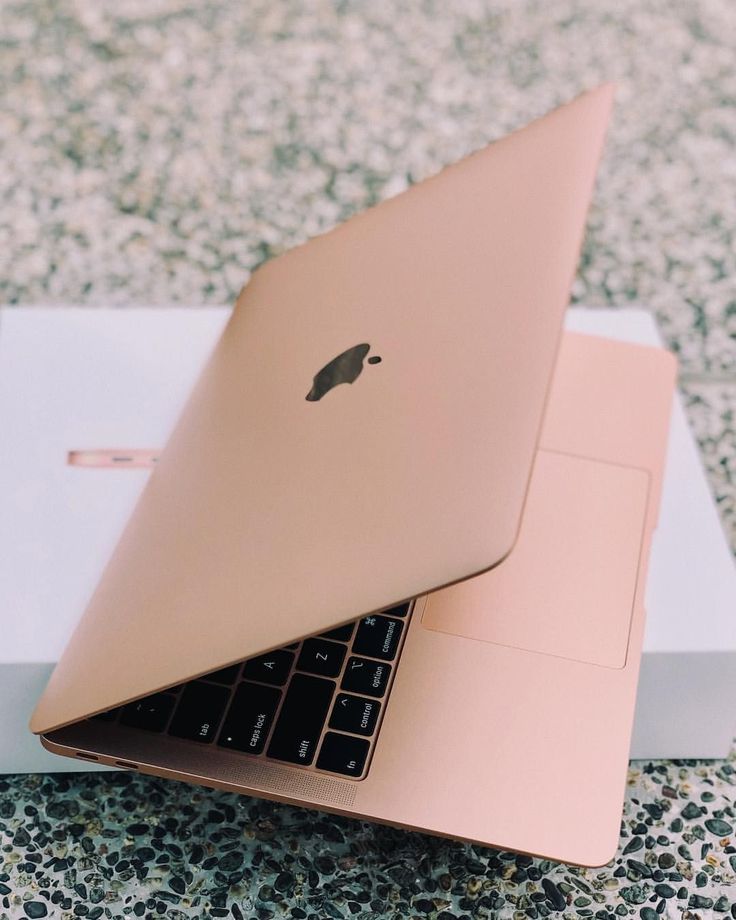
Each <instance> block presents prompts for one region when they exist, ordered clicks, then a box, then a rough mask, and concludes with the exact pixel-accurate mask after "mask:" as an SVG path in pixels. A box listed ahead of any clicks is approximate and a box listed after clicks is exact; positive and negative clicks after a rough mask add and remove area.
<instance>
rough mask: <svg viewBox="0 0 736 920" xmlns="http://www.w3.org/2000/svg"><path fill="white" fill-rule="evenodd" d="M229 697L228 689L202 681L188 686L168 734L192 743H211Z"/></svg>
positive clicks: (196, 681)
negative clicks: (186, 739)
mask: <svg viewBox="0 0 736 920" xmlns="http://www.w3.org/2000/svg"><path fill="white" fill-rule="evenodd" d="M229 696H230V689H229V688H228V687H218V686H215V684H206V683H204V681H200V680H195V681H193V682H192V683H191V684H187V685H186V687H185V688H184V692H183V693H182V695H181V698H180V699H179V705H178V706H177V707H176V712H175V713H174V718H173V719H172V720H171V725H170V726H169V734H170V735H175V736H176V737H177V738H188V739H189V740H190V741H202V742H204V743H207V742H209V741H212V740H213V738H214V737H215V733H216V732H217V727H218V726H219V724H220V719H221V718H222V714H223V712H224V711H225V706H226V705H227V701H228V698H229Z"/></svg>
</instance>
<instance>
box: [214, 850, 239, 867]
mask: <svg viewBox="0 0 736 920" xmlns="http://www.w3.org/2000/svg"><path fill="white" fill-rule="evenodd" d="M217 864H218V866H219V867H220V869H222V871H223V872H235V870H236V869H239V868H240V867H241V866H242V865H243V854H242V853H238V852H237V851H236V850H231V851H230V852H229V853H226V854H225V855H224V856H223V857H222V858H221V859H220V860H219V861H218V863H217Z"/></svg>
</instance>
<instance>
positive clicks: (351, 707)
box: [330, 693, 381, 735]
mask: <svg viewBox="0 0 736 920" xmlns="http://www.w3.org/2000/svg"><path fill="white" fill-rule="evenodd" d="M380 711H381V704H380V703H379V702H378V700H367V699H365V698H364V697H362V696H350V695H349V694H347V693H338V695H337V697H336V699H335V705H334V706H333V707H332V715H331V717H330V728H337V729H338V730H339V731H341V732H353V734H355V735H372V734H373V730H374V729H375V727H376V722H377V720H378V713H379V712H380Z"/></svg>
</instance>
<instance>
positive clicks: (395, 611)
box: [383, 601, 411, 617]
mask: <svg viewBox="0 0 736 920" xmlns="http://www.w3.org/2000/svg"><path fill="white" fill-rule="evenodd" d="M410 606H411V601H407V602H406V603H405V604H397V606H396V607H389V608H388V610H384V611H383V613H384V614H385V615H386V616H387V617H405V616H406V615H407V613H408V612H409V607H410Z"/></svg>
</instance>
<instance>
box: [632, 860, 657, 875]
mask: <svg viewBox="0 0 736 920" xmlns="http://www.w3.org/2000/svg"><path fill="white" fill-rule="evenodd" d="M626 865H627V866H628V867H629V868H630V869H633V870H634V872H638V873H639V875H640V876H641V877H642V878H649V876H650V875H651V874H652V872H651V869H650V868H649V866H647V865H646V864H645V863H643V862H640V861H639V860H638V859H627V860H626Z"/></svg>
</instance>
